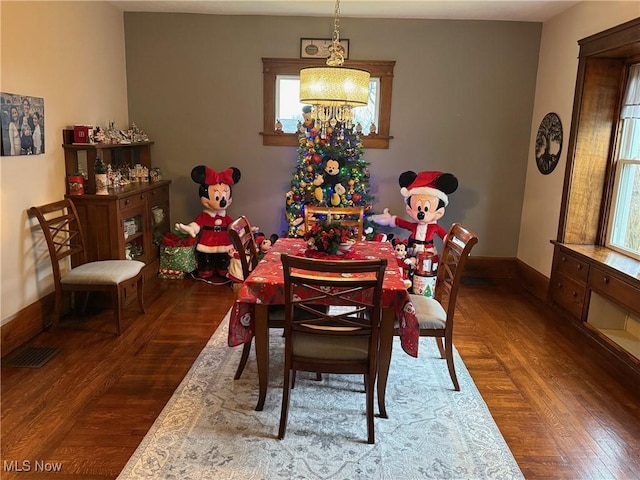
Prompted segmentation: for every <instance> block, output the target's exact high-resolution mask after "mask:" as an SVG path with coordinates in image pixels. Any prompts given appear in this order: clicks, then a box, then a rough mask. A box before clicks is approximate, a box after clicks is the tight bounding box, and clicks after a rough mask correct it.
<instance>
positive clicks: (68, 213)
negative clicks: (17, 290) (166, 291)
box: [29, 199, 145, 335]
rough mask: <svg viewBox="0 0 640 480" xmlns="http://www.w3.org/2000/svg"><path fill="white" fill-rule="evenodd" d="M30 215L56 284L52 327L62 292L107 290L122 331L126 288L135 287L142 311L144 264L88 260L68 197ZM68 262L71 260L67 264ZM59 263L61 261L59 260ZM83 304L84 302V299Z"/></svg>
mask: <svg viewBox="0 0 640 480" xmlns="http://www.w3.org/2000/svg"><path fill="white" fill-rule="evenodd" d="M29 214H30V215H32V216H34V217H36V218H37V219H38V222H39V223H40V226H41V228H42V232H43V234H44V238H45V240H46V243H47V247H48V250H49V256H50V258H51V265H52V270H53V283H54V287H55V307H54V312H53V326H54V327H56V326H57V325H58V322H59V320H60V317H61V316H62V304H63V292H66V291H69V292H72V293H75V292H87V295H88V292H95V291H102V292H107V293H109V294H110V296H111V304H112V305H111V306H112V308H113V314H114V318H115V321H116V327H117V332H118V335H120V332H121V324H122V308H123V307H122V304H123V301H124V300H125V298H126V289H127V288H133V287H136V292H137V296H138V305H139V307H140V311H141V312H142V313H144V311H145V308H144V296H143V291H144V274H143V272H142V269H143V267H144V266H145V264H144V263H143V262H140V261H138V260H99V261H92V262H87V254H86V244H85V239H84V236H83V232H82V227H81V225H80V222H79V221H78V212H77V211H76V207H75V205H74V204H73V202H72V201H71V200H69V199H64V200H60V201H58V202H53V203H49V204H47V205H42V206H39V207H31V208H30V209H29ZM69 261H70V262H71V263H70V264H69ZM61 262H62V263H61ZM85 305H86V302H85Z"/></svg>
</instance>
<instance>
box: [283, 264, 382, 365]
mask: <svg viewBox="0 0 640 480" xmlns="http://www.w3.org/2000/svg"><path fill="white" fill-rule="evenodd" d="M281 260H282V266H283V269H284V285H285V338H291V332H303V333H305V334H307V335H329V336H344V335H368V336H370V341H369V358H371V357H372V356H373V358H376V357H377V349H378V338H379V330H380V321H381V318H382V313H381V312H382V281H383V278H384V270H385V268H386V266H387V260H386V259H378V260H337V261H330V260H315V259H308V258H303V257H297V256H291V255H287V254H283V255H282V256H281ZM326 305H330V308H326ZM323 307H325V308H323ZM286 348H291V346H290V345H287V347H286Z"/></svg>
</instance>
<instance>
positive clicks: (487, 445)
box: [118, 314, 524, 480]
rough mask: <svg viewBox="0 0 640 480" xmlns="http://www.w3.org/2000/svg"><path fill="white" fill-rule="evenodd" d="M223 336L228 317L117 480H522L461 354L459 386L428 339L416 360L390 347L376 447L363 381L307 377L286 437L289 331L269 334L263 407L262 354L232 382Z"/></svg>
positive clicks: (232, 354) (294, 400) (231, 354)
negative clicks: (283, 408)
mask: <svg viewBox="0 0 640 480" xmlns="http://www.w3.org/2000/svg"><path fill="white" fill-rule="evenodd" d="M227 315H228V314H227ZM227 331H228V316H227V318H226V319H225V320H224V321H223V322H222V324H221V325H220V327H219V328H218V329H217V331H216V333H215V334H214V335H213V337H211V340H210V341H209V343H208V344H207V346H206V347H205V348H204V350H203V351H202V353H201V354H200V356H199V357H198V358H197V360H196V361H195V363H194V364H193V366H192V368H191V370H190V371H189V373H188V374H187V376H186V377H185V379H184V380H183V381H182V383H181V384H180V386H179V387H178V388H177V389H176V391H175V393H174V394H173V397H172V398H171V399H170V400H169V402H168V404H167V406H166V407H165V408H164V410H163V411H162V413H161V414H160V416H159V417H158V419H157V420H156V422H155V423H154V425H153V426H152V428H151V429H150V430H149V432H148V433H147V435H146V437H145V438H144V440H143V441H142V443H141V444H140V446H139V447H138V449H137V450H136V452H135V453H134V454H133V456H132V457H131V459H130V460H129V462H128V463H127V465H126V466H125V468H124V469H123V471H122V472H121V474H120V476H119V477H118V479H119V480H133V479H154V480H158V479H175V480H196V479H198V480H202V479H242V480H250V479H267V480H271V479H294V478H295V479H332V480H333V479H344V480H356V479H363V480H364V479H366V480H375V479H393V480H397V479H401V480H414V479H438V480H440V479H464V480H480V479H499V480H507V479H523V478H524V477H523V475H522V473H521V472H520V469H519V468H518V465H517V464H516V462H515V460H514V458H513V455H512V454H511V452H510V451H509V448H508V447H507V445H506V443H505V441H504V439H503V437H502V435H501V434H500V432H499V430H498V428H497V426H496V424H495V422H494V421H493V419H492V417H491V415H490V413H489V411H488V409H487V406H486V404H485V403H484V401H483V400H482V397H481V396H480V394H479V393H478V390H477V388H476V386H475V384H474V383H473V380H472V379H471V377H470V376H469V373H468V371H467V369H466V368H465V366H464V364H463V363H462V360H461V359H460V357H459V356H458V354H457V352H456V353H455V361H456V371H457V374H458V380H459V382H460V388H461V391H460V392H455V391H454V390H453V386H452V383H451V379H450V378H449V374H448V371H447V366H446V362H445V360H442V359H440V358H439V357H438V354H437V348H436V345H435V341H434V340H433V339H431V338H425V339H421V340H420V357H419V358H418V359H414V358H411V357H409V356H408V355H406V354H405V353H404V352H403V351H402V348H401V347H400V344H399V342H398V343H396V344H394V352H393V358H392V362H391V371H390V373H389V382H388V387H387V413H388V414H389V418H388V419H381V418H376V420H375V423H376V443H375V445H369V444H367V443H366V438H367V429H366V417H365V395H364V391H363V384H362V377H361V376H348V377H345V376H339V375H328V374H325V375H323V380H322V382H317V381H315V379H314V378H315V374H313V375H312V374H306V373H303V372H299V373H298V379H297V381H296V387H295V388H294V389H293V391H292V395H291V405H290V410H289V422H288V425H287V432H286V437H285V439H284V440H282V441H280V440H278V439H277V433H278V424H279V421H280V402H281V395H282V375H283V372H282V362H281V360H280V358H281V352H282V345H283V343H284V339H283V338H282V336H281V332H280V331H278V330H276V331H273V332H272V334H271V354H272V358H273V360H272V361H271V365H270V378H269V392H268V394H267V400H266V402H265V408H264V411H262V412H256V411H255V410H254V407H255V405H256V402H257V396H258V377H257V370H256V364H255V357H254V356H253V354H252V356H251V357H250V358H249V362H248V364H247V368H246V369H245V371H244V373H243V375H242V379H241V380H233V375H234V373H235V369H236V367H237V365H238V361H239V359H240V354H241V351H242V348H241V347H235V348H229V347H228V346H227ZM395 341H396V342H397V341H398V339H395ZM376 409H377V406H376Z"/></svg>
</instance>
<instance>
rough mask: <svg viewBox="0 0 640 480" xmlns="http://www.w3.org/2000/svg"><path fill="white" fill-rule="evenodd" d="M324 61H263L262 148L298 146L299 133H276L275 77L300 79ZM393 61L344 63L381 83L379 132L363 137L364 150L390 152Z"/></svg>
mask: <svg viewBox="0 0 640 480" xmlns="http://www.w3.org/2000/svg"><path fill="white" fill-rule="evenodd" d="M325 62H326V61H325V60H324V59H309V58H263V59H262V77H263V130H262V132H260V135H262V144H263V145H268V146H291V147H294V146H298V135H297V134H296V133H285V132H281V131H277V130H276V129H275V121H276V120H275V118H276V117H275V112H276V77H277V76H278V75H300V69H302V68H304V67H312V66H321V65H325V64H326V63H325ZM395 63H396V62H395V61H393V60H345V62H344V66H345V67H353V68H360V69H363V70H367V71H369V73H371V76H372V77H374V78H379V79H380V92H379V96H380V111H379V124H378V125H377V127H378V131H377V132H376V133H375V134H366V135H365V134H363V135H362V143H363V145H364V147H365V148H384V149H387V148H389V140H391V139H392V138H393V136H391V135H390V134H389V132H390V128H391V93H392V90H393V69H394V67H395Z"/></svg>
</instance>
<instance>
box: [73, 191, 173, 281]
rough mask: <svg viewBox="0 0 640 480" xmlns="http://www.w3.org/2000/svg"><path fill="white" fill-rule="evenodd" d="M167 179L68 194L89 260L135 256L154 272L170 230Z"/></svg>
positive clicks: (130, 257) (132, 257) (131, 257)
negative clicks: (96, 192)
mask: <svg viewBox="0 0 640 480" xmlns="http://www.w3.org/2000/svg"><path fill="white" fill-rule="evenodd" d="M169 185H170V182H169V181H168V180H160V181H158V182H152V183H137V184H134V183H132V184H130V185H127V186H125V187H122V188H119V189H109V194H108V195H90V194H85V195H68V197H69V198H71V200H72V201H73V203H74V204H75V205H76V208H77V210H78V215H79V217H80V222H81V224H82V228H83V230H84V233H85V237H86V241H87V255H88V259H89V260H109V259H135V260H140V261H142V262H144V263H146V264H147V269H149V272H150V273H151V272H153V273H154V274H155V273H156V272H157V269H158V264H159V245H160V241H161V239H162V237H163V236H164V235H165V234H166V233H167V232H168V231H169V230H170V228H171V227H170V225H171V224H170V219H169V206H170V205H169Z"/></svg>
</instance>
